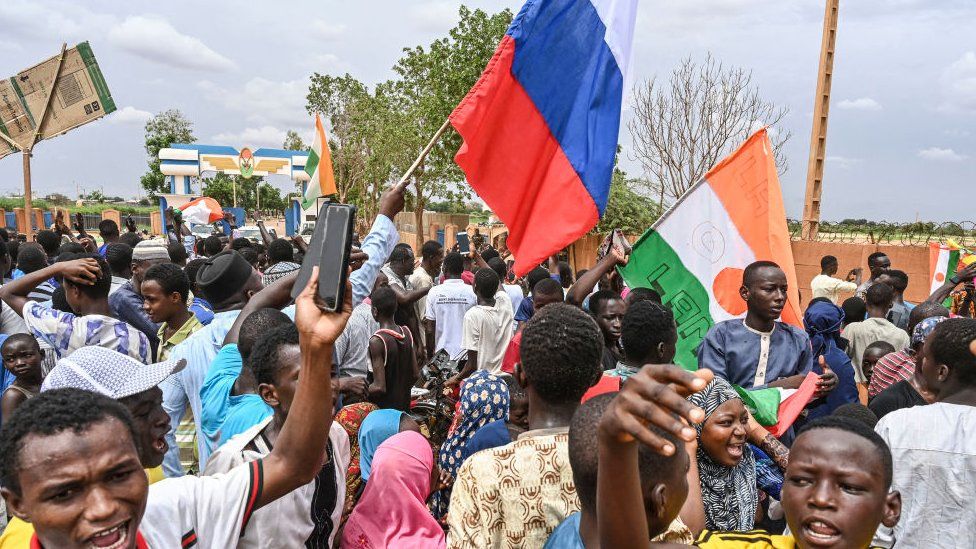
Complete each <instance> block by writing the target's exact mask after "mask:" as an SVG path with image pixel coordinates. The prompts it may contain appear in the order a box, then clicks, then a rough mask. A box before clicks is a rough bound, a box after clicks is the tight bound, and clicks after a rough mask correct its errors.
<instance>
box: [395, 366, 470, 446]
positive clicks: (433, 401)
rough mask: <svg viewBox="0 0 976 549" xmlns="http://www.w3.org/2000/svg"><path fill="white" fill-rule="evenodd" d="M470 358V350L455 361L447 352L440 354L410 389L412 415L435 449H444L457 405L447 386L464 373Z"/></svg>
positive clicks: (423, 369) (424, 368)
mask: <svg viewBox="0 0 976 549" xmlns="http://www.w3.org/2000/svg"><path fill="white" fill-rule="evenodd" d="M467 358H468V357H467V352H466V351H465V352H462V353H461V354H460V355H458V356H456V357H453V358H452V357H451V356H450V355H449V354H448V353H447V351H445V350H443V349H441V350H440V351H437V352H436V353H434V356H433V357H432V358H431V359H430V360H429V361H428V362H427V363H426V364H425V365H424V367H423V368H421V370H420V379H418V380H417V383H416V384H415V385H414V387H413V388H412V389H411V390H410V398H411V406H410V412H409V415H410V416H411V417H412V418H414V419H415V420H416V421H417V423H419V424H420V429H421V431H424V434H425V435H426V436H427V438H428V439H430V442H431V445H433V446H434V447H440V445H441V443H443V442H444V440H445V439H446V438H447V434H448V431H449V430H450V428H451V423H452V422H453V421H454V410H455V408H456V406H457V401H456V400H455V399H454V396H453V393H451V392H448V393H447V394H445V391H444V386H445V385H446V383H447V381H448V380H449V379H451V378H452V377H454V376H455V375H457V373H458V372H460V371H461V368H463V367H464V363H465V362H466V361H467Z"/></svg>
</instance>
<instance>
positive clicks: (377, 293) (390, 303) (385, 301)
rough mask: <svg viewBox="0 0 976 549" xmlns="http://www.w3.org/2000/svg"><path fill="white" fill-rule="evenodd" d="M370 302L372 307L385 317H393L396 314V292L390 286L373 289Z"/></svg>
mask: <svg viewBox="0 0 976 549" xmlns="http://www.w3.org/2000/svg"><path fill="white" fill-rule="evenodd" d="M369 301H370V304H371V305H372V307H373V308H375V309H376V311H377V312H378V313H379V314H381V315H383V316H385V317H392V316H393V315H395V314H396V311H397V300H396V292H394V291H393V288H391V287H389V286H380V287H379V288H375V289H373V291H372V292H371V293H370V294H369Z"/></svg>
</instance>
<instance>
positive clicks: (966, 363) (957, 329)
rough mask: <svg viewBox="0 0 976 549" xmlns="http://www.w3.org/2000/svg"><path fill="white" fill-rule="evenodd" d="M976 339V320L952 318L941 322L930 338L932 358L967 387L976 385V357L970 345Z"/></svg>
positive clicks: (929, 344)
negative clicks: (943, 365)
mask: <svg viewBox="0 0 976 549" xmlns="http://www.w3.org/2000/svg"><path fill="white" fill-rule="evenodd" d="M974 339H976V320H974V319H972V318H950V319H947V320H943V321H942V322H940V323H939V324H938V325H937V326H936V327H935V329H934V330H932V335H931V336H929V339H928V346H929V348H930V349H932V357H933V358H935V361H936V362H937V363H939V364H945V365H946V366H948V367H949V370H950V371H951V372H952V373H953V374H954V375H955V376H956V377H957V378H958V379H959V381H960V382H961V383H963V384H965V385H976V356H973V353H972V352H971V351H970V350H969V344H970V343H972V342H973V340H974Z"/></svg>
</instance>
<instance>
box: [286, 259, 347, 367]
mask: <svg viewBox="0 0 976 549" xmlns="http://www.w3.org/2000/svg"><path fill="white" fill-rule="evenodd" d="M318 289H319V268H318V266H315V267H312V276H311V277H310V278H309V280H308V285H307V286H305V289H304V290H302V293H301V294H299V296H298V299H296V300H295V325H296V326H297V327H298V340H299V343H300V345H301V348H302V353H305V352H312V353H314V352H321V351H323V350H324V349H327V348H329V347H331V346H332V345H333V344H334V343H335V341H336V339H338V338H339V334H341V333H342V330H343V329H345V327H346V322H347V321H348V320H349V315H351V314H352V285H351V284H350V283H349V280H348V278H347V279H346V291H345V292H344V294H345V298H344V299H343V302H342V309H341V310H339V311H336V312H332V311H327V310H326V309H325V304H324V303H322V300H321V298H319V296H318ZM329 352H331V351H329Z"/></svg>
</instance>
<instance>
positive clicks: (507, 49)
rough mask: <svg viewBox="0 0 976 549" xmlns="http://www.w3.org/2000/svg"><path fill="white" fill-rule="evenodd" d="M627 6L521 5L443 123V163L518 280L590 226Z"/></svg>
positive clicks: (603, 168)
mask: <svg viewBox="0 0 976 549" xmlns="http://www.w3.org/2000/svg"><path fill="white" fill-rule="evenodd" d="M636 12H637V0H527V1H526V3H525V5H524V6H523V7H522V9H521V11H519V14H518V15H517V16H516V17H515V20H514V21H513V22H512V25H511V26H510V27H509V29H508V31H507V32H506V33H505V37H504V38H502V41H501V43H500V44H499V45H498V49H497V50H496V51H495V54H494V56H493V57H492V59H491V61H489V63H488V66H487V67H486V68H485V71H484V73H483V74H482V75H481V78H480V79H479V80H478V82H477V83H476V84H475V85H474V87H473V88H471V91H469V92H468V95H467V96H465V98H464V99H463V100H462V101H461V103H460V104H458V106H457V108H456V109H454V112H453V113H451V116H450V120H451V124H452V125H453V126H454V128H455V129H456V130H457V132H458V133H459V134H460V135H461V137H462V139H463V140H464V143H463V144H462V145H461V148H460V149H459V150H458V152H457V155H456V156H455V161H456V162H457V163H458V165H459V166H460V167H461V169H462V170H464V173H465V175H466V176H467V180H468V183H469V184H470V185H471V186H472V187H473V188H474V190H475V191H476V192H477V193H478V195H479V196H481V198H482V199H483V200H484V201H485V202H486V203H487V204H488V206H489V207H490V208H491V209H492V211H493V212H495V214H496V215H498V218H499V219H501V221H502V222H504V223H505V224H506V225H507V226H508V228H509V235H508V247H509V249H510V250H511V251H512V253H513V255H514V256H515V272H516V273H517V274H519V275H524V274H525V273H527V272H528V271H529V270H531V269H532V268H533V267H535V266H537V265H539V264H540V263H541V262H542V261H544V260H545V259H546V258H547V257H548V256H550V255H551V254H553V253H555V252H556V251H558V250H560V249H562V248H564V247H565V246H567V245H569V244H570V243H572V242H574V241H575V240H576V239H578V238H579V237H580V236H582V235H583V234H585V233H586V232H587V231H589V230H590V229H592V228H593V227H594V226H595V225H596V224H597V222H598V221H599V220H600V216H602V215H603V211H604V209H605V208H606V206H607V198H608V196H609V194H610V179H611V176H612V174H613V162H614V156H615V154H616V151H617V134H618V131H619V129H620V108H621V102H622V100H623V91H624V84H625V82H627V70H628V68H629V62H630V53H631V44H632V42H633V35H634V23H635V19H636Z"/></svg>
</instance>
